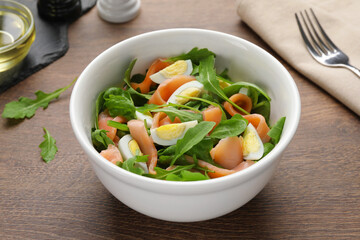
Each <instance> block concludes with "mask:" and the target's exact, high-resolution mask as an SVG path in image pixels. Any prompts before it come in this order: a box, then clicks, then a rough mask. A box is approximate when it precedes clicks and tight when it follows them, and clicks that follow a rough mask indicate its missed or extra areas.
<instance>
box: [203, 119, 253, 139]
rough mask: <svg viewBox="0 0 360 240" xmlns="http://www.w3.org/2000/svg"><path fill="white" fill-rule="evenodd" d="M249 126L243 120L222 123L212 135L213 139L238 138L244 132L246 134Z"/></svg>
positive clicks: (230, 120)
mask: <svg viewBox="0 0 360 240" xmlns="http://www.w3.org/2000/svg"><path fill="white" fill-rule="evenodd" d="M246 126H247V124H246V122H245V121H244V120H242V119H236V118H234V119H229V120H223V121H221V122H220V123H219V124H218V125H217V126H216V127H215V129H214V131H213V132H212V133H211V134H210V137H212V138H218V139H222V138H227V137H233V136H238V135H240V134H241V133H242V132H244V130H245V128H246Z"/></svg>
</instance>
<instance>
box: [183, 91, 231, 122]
mask: <svg viewBox="0 0 360 240" xmlns="http://www.w3.org/2000/svg"><path fill="white" fill-rule="evenodd" d="M179 97H182V98H188V99H191V100H197V101H201V102H205V103H207V104H209V105H212V106H214V107H218V108H220V110H221V112H222V115H221V119H223V120H225V119H226V113H225V112H224V110H223V108H222V107H221V105H220V104H218V103H216V102H212V101H210V100H207V99H203V98H198V97H189V96H179Z"/></svg>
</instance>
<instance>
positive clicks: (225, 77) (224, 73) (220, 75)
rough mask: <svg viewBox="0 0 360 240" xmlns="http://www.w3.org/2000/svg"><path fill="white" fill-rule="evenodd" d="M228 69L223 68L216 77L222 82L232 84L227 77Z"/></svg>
mask: <svg viewBox="0 0 360 240" xmlns="http://www.w3.org/2000/svg"><path fill="white" fill-rule="evenodd" d="M228 72H229V69H227V68H225V69H224V70H223V71H222V72H221V73H220V74H219V75H218V77H220V78H221V80H222V81H224V82H227V83H230V84H233V83H234V82H233V81H231V78H230V76H229V75H228Z"/></svg>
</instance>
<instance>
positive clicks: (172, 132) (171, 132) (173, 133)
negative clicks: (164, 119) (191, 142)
mask: <svg viewBox="0 0 360 240" xmlns="http://www.w3.org/2000/svg"><path fill="white" fill-rule="evenodd" d="M185 128H186V126H185V124H181V123H173V124H167V125H163V126H160V127H158V128H157V129H156V135H157V136H158V137H159V138H161V139H164V140H171V139H175V138H178V137H180V136H181V134H182V133H183V132H184V131H185Z"/></svg>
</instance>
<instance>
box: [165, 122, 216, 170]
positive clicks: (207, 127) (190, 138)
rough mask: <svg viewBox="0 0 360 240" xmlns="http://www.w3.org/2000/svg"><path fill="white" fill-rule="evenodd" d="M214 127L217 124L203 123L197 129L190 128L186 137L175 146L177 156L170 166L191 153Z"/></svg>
mask: <svg viewBox="0 0 360 240" xmlns="http://www.w3.org/2000/svg"><path fill="white" fill-rule="evenodd" d="M214 126H215V122H207V121H203V122H200V123H198V124H197V125H196V126H195V127H192V128H189V130H187V132H186V133H185V135H184V137H183V138H182V139H179V140H178V141H177V143H176V145H175V146H176V149H175V155H174V158H173V159H172V161H171V163H170V165H173V164H174V163H175V162H176V160H177V159H178V158H179V157H180V156H182V155H183V154H184V153H186V152H187V151H189V150H190V149H191V148H192V147H193V146H194V145H196V144H198V143H199V142H200V141H201V140H202V139H203V138H204V137H205V136H206V135H207V134H208V133H209V132H210V131H211V129H212V128H213V127H214Z"/></svg>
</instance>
